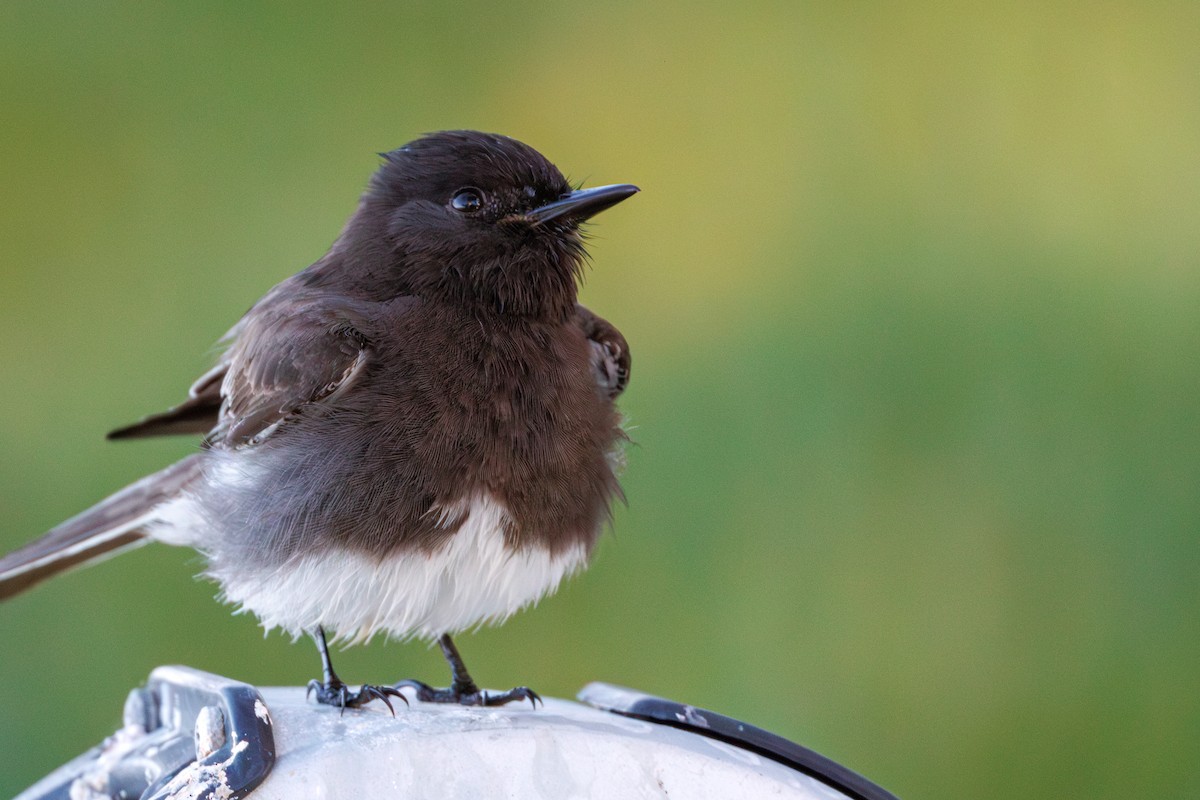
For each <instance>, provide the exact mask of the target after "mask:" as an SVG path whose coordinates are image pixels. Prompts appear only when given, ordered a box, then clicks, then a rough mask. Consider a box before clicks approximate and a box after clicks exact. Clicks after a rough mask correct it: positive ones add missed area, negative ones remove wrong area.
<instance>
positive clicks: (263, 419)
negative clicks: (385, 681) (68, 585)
mask: <svg viewBox="0 0 1200 800" xmlns="http://www.w3.org/2000/svg"><path fill="white" fill-rule="evenodd" d="M383 159H384V161H383V164H382V165H381V166H380V168H379V170H378V171H377V172H376V173H375V175H374V176H373V177H372V179H371V182H370V185H369V186H368V188H367V190H366V192H365V193H364V194H363V196H362V199H361V201H360V202H359V205H358V210H357V211H356V212H355V213H354V215H353V216H351V217H350V220H349V222H347V223H346V226H345V228H344V229H343V230H342V233H341V235H340V236H339V237H338V238H337V241H335V242H334V243H333V246H332V247H331V248H330V250H329V252H328V253H326V254H325V256H324V257H322V258H321V259H320V260H319V261H317V262H316V263H315V264H313V265H312V266H310V267H309V268H308V269H305V270H304V271H303V272H300V273H298V274H296V275H293V276H292V277H290V278H288V279H287V280H285V281H283V282H282V283H280V284H279V285H278V286H276V287H275V288H274V289H272V290H271V291H270V292H268V293H267V295H266V296H265V297H263V299H262V300H260V301H259V302H258V303H257V304H255V305H254V307H253V308H251V309H250V311H249V312H247V313H246V315H245V316H244V317H242V319H241V320H240V321H239V322H238V323H237V324H236V325H235V326H234V327H233V329H232V330H231V331H230V332H229V333H228V334H227V336H226V340H227V341H228V349H227V350H226V352H225V354H224V356H223V357H222V358H221V359H220V363H218V364H217V366H216V367H214V368H213V369H212V370H211V371H209V372H208V373H207V374H205V375H204V376H202V377H201V378H200V379H199V380H198V381H196V383H195V384H193V385H192V387H191V389H190V391H189V392H188V398H187V399H186V400H185V401H184V402H182V403H181V404H179V405H178V406H176V407H175V408H172V409H171V410H169V411H167V412H165V413H162V414H158V415H156V416H152V417H149V418H147V419H145V420H143V421H142V422H139V423H137V424H135V425H132V426H129V427H127V428H122V429H120V430H117V431H114V432H112V433H111V434H109V438H111V439H128V438H133V437H140V436H156V435H160V434H171V433H202V434H205V438H204V441H203V446H202V449H201V451H200V452H199V453H197V454H195V455H192V456H189V457H188V458H185V459H184V460H182V461H180V462H178V463H177V464H174V465H172V466H170V467H168V468H166V469H165V470H163V471H161V472H158V473H155V474H153V475H151V476H149V477H147V478H144V479H142V480H141V481H138V482H137V483H135V484H133V485H131V486H129V487H127V488H125V489H123V490H121V491H120V492H118V493H116V494H114V495H113V496H111V497H109V498H108V499H106V500H104V501H102V502H101V503H99V504H98V505H96V506H94V507H92V508H90V509H88V510H87V511H85V512H83V513H82V514H80V515H79V516H76V517H74V518H72V519H70V520H67V521H66V522H64V523H63V524H61V525H59V526H58V527H57V528H55V529H53V530H52V531H50V532H49V533H47V534H46V535H45V536H43V537H42V538H40V539H38V540H37V541H35V542H33V543H31V544H29V545H27V546H26V547H24V548H22V549H21V550H18V551H16V552H14V553H11V554H9V555H7V556H5V557H4V558H3V559H0V598H2V597H7V596H10V595H13V594H16V593H17V592H20V591H22V590H24V589H27V588H29V587H30V586H33V585H34V584H35V583H37V582H39V581H41V580H43V579H44V578H47V577H49V576H50V575H53V574H55V573H57V572H61V571H62V570H65V569H67V568H69V567H73V566H76V565H79V564H83V563H85V562H88V561H91V560H93V559H97V558H99V557H102V556H106V555H109V554H111V553H113V552H114V551H117V550H120V549H123V548H126V547H132V546H135V545H139V544H143V543H145V542H148V541H161V542H167V543H169V544H179V545H189V546H191V547H194V548H196V549H197V550H199V551H200V552H201V553H203V554H204V555H205V556H206V557H207V561H208V569H207V571H206V575H207V576H209V577H211V578H212V579H213V580H215V581H216V582H217V583H219V584H220V586H221V591H222V595H223V598H224V599H225V600H226V601H228V602H231V603H235V604H237V605H238V606H239V607H240V608H242V609H247V610H250V611H253V612H254V613H255V614H256V615H257V616H258V618H259V619H260V620H261V621H262V624H263V626H264V627H266V628H267V629H272V628H281V629H283V630H284V631H287V632H288V633H291V634H292V635H299V634H301V633H308V634H311V635H312V636H313V638H314V639H315V640H316V642H317V646H318V648H319V650H320V652H321V660H322V667H323V680H321V681H319V682H318V681H313V682H312V684H311V685H310V688H311V689H315V690H316V695H317V698H318V700H320V701H321V702H322V703H328V704H331V705H336V706H341V707H343V708H345V707H347V706H351V707H354V706H359V705H362V704H363V703H366V702H369V701H370V700H372V699H375V698H379V699H382V700H383V701H384V702H385V703H388V705H389V707H390V705H391V704H390V702H388V696H389V695H392V696H400V697H403V695H400V693H399V692H398V691H397V689H396V688H394V687H391V686H369V685H366V686H363V687H362V688H361V689H360V690H359V691H357V692H352V691H350V690H349V688H348V687H347V686H346V685H345V684H344V683H342V681H341V680H339V679H338V677H337V675H336V673H334V671H333V668H332V666H331V664H330V660H329V651H328V647H327V645H326V641H325V631H326V630H329V631H332V632H334V633H335V634H336V637H337V639H338V640H341V641H345V642H352V643H353V642H363V641H366V640H368V639H370V638H371V637H372V636H374V635H375V634H377V633H383V634H386V635H387V636H390V637H394V638H398V639H405V638H409V637H413V636H416V637H422V638H426V639H435V638H436V639H438V640H439V643H440V644H441V647H442V651H443V653H444V654H445V656H446V658H447V660H448V661H449V662H450V667H451V672H452V677H453V680H452V683H451V685H450V687H449V688H448V689H441V690H435V689H432V688H430V687H429V686H428V685H426V684H423V683H420V682H418V681H401V682H400V684H397V685H398V686H399V685H406V686H410V687H414V688H415V689H416V690H417V696H418V697H419V698H421V699H422V700H428V701H440V702H456V703H464V704H483V705H499V704H503V703H507V702H509V701H511V700H515V699H519V698H526V699H529V700H530V701H531V702H535V701H536V699H537V695H536V694H534V693H533V692H532V691H530V690H529V689H527V688H525V687H518V688H516V689H513V690H511V691H509V692H505V693H503V694H499V695H487V694H485V693H483V692H481V691H480V690H479V689H478V687H477V686H476V685H475V683H474V682H473V681H472V680H471V677H470V675H469V674H468V673H467V671H466V668H465V666H464V665H463V663H462V659H461V658H460V657H459V655H458V652H457V650H456V649H455V647H454V643H453V642H452V641H451V639H450V636H449V634H450V633H454V632H457V631H461V630H463V629H466V628H470V627H472V626H475V625H478V624H480V623H484V622H498V621H501V620H503V619H505V618H506V617H508V616H509V615H510V614H512V613H513V612H515V611H517V610H519V609H521V608H523V607H525V606H527V605H529V604H531V603H533V602H535V601H537V600H538V599H539V598H541V597H543V596H544V595H546V594H549V593H550V592H553V591H554V590H555V588H556V587H557V586H558V584H559V582H560V581H561V580H562V579H563V578H564V577H565V576H567V575H569V574H571V573H573V572H575V571H577V570H579V569H581V568H582V567H583V566H584V565H585V564H586V563H587V560H588V556H589V554H590V553H591V550H592V547H593V545H594V544H595V542H596V538H597V536H598V535H599V532H600V529H601V527H602V526H603V524H604V523H605V521H606V518H607V515H608V512H609V504H610V501H611V500H612V499H613V498H614V496H616V495H619V494H620V488H619V487H618V485H617V481H616V478H615V476H614V467H615V462H616V461H617V460H618V449H619V447H620V443H621V441H622V438H623V437H622V432H621V428H620V417H619V415H618V413H617V409H616V407H615V405H614V402H613V401H614V399H615V398H616V397H617V395H619V394H620V393H621V391H622V390H623V389H624V388H625V384H626V382H627V381H628V379H629V363H630V360H629V348H628V346H627V345H626V343H625V339H624V337H622V336H621V334H620V333H619V332H618V331H617V330H616V328H614V327H613V326H612V325H610V324H609V323H608V322H606V321H605V320H603V319H601V318H599V317H597V316H596V315H595V314H593V313H592V312H590V311H588V310H587V309H586V308H584V307H582V306H580V305H578V304H577V303H576V282H577V280H578V278H579V277H580V270H581V269H582V267H583V264H584V261H585V252H584V247H583V239H582V237H581V234H580V230H579V226H580V223H582V222H583V221H584V220H586V219H588V218H589V217H591V216H592V215H594V214H596V213H598V212H600V211H603V210H604V209H606V208H608V207H610V206H612V205H614V204H616V203H619V202H620V201H622V200H624V199H625V198H627V197H629V196H630V195H632V194H633V193H635V192H636V191H637V187H634V186H630V185H627V184H621V185H614V186H602V187H599V188H595V189H582V190H580V189H572V187H571V186H570V184H568V183H567V181H566V179H565V178H564V177H563V175H562V173H561V172H559V171H558V169H557V168H555V167H554V165H553V164H551V163H550V162H549V161H547V160H546V159H545V158H544V157H542V156H541V155H540V154H539V153H538V152H537V151H535V150H533V149H532V148H530V147H529V146H527V145H524V144H522V143H520V142H518V141H515V140H513V139H509V138H507V137H504V136H498V135H494V134H485V133H478V132H474V131H448V132H443V133H435V134H431V135H429V136H425V137H424V138H421V139H418V140H416V141H414V142H411V143H410V144H407V145H405V146H404V147H401V148H400V149H399V150H394V151H392V152H390V153H386V154H383ZM535 704H536V703H535Z"/></svg>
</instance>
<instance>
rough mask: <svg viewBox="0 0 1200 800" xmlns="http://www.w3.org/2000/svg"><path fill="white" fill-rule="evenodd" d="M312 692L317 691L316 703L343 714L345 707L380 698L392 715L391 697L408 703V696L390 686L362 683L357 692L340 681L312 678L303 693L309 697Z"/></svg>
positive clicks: (363, 704)
mask: <svg viewBox="0 0 1200 800" xmlns="http://www.w3.org/2000/svg"><path fill="white" fill-rule="evenodd" d="M313 692H316V693H317V702H318V703H322V704H324V705H327V706H334V707H336V708H339V709H341V711H342V713H343V714H345V713H346V709H347V708H361V707H363V706H365V705H366V704H367V703H369V702H371V701H372V700H380V701H382V702H383V704H384V705H385V706H387V707H388V711H391V712H392V716H393V717H394V716H396V708H395V706H393V705H392V701H391V698H393V697H399V698H400V699H401V700H403V701H404V704H405V705H408V698H407V697H405V696H404V695H403V694H402V693H401V692H399V691H397V690H395V689H393V688H392V687H391V686H371V685H369V684H364V685H363V686H362V688H360V689H359V690H358V691H357V692H351V691H350V687H349V686H347V685H346V684H344V683H342V682H341V681H338V682H337V683H332V684H325V683H321V682H320V681H315V680H313V681H309V682H308V692H307V693H306V694H305V697H306V698H308V697H311V696H312V693H313Z"/></svg>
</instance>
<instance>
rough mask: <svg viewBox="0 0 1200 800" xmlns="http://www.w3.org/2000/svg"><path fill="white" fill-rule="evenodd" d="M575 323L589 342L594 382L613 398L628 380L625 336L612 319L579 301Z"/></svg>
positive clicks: (627, 352)
mask: <svg viewBox="0 0 1200 800" xmlns="http://www.w3.org/2000/svg"><path fill="white" fill-rule="evenodd" d="M575 324H577V325H578V326H579V327H580V329H582V330H583V334H584V336H586V337H587V338H588V341H589V342H591V345H592V370H593V371H594V373H595V375H596V385H597V386H599V388H600V391H601V392H602V393H603V394H604V395H605V396H607V397H608V398H609V399H613V398H615V397H616V396H617V395H619V394H620V393H621V392H623V391H625V386H626V385H627V384H628V383H629V368H630V363H631V358H630V354H629V345H628V344H627V343H626V341H625V337H624V336H622V335H621V332H620V331H619V330H617V329H616V328H615V327H613V325H612V323H611V322H609V321H608V320H606V319H604V318H602V317H598V316H596V315H595V314H593V313H592V312H591V311H589V310H588V309H586V308H584V307H583V306H581V305H576V306H575Z"/></svg>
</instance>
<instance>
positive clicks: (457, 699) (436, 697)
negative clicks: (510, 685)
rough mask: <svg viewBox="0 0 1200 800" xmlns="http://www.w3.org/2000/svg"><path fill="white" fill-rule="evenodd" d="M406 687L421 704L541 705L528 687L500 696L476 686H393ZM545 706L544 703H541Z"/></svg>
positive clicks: (411, 683) (406, 683)
mask: <svg viewBox="0 0 1200 800" xmlns="http://www.w3.org/2000/svg"><path fill="white" fill-rule="evenodd" d="M405 687H408V688H410V689H415V690H416V697H417V699H418V700H420V701H421V702H422V703H454V704H457V705H462V706H502V705H506V704H508V703H511V702H513V701H514V700H528V701H529V704H530V705H532V706H533V707H534V708H537V707H538V703H542V698H541V697H539V696H538V693H537V692H535V691H534V690H533V689H530V688H529V687H528V686H517V687H516V688H514V689H509V690H508V691H507V692H501V693H500V694H488V693H487V692H485V691H481V690H480V689H479V688H478V687H477V686H475V685H474V684H471V685H469V686H458V685H455V686H451V687H450V688H448V689H435V688H433V687H432V686H430V685H429V684H428V683H422V682H421V681H414V680H403V681H400V682H399V683H397V684H396V685H395V688H396V689H402V688H405ZM542 705H545V703H542Z"/></svg>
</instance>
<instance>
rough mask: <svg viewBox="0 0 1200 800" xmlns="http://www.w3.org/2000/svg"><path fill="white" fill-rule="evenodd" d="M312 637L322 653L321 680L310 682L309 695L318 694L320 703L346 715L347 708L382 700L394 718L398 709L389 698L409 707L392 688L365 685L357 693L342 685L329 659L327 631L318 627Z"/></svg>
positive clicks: (403, 697) (401, 696)
mask: <svg viewBox="0 0 1200 800" xmlns="http://www.w3.org/2000/svg"><path fill="white" fill-rule="evenodd" d="M312 637H313V641H315V642H316V643H317V650H318V651H319V652H320V653H321V680H320V681H317V680H311V681H309V682H308V694H310V695H311V694H312V693H313V692H316V693H317V702H318V703H324V704H325V705H327V706H337V707H338V708H340V709H341V710H342V713H343V714H344V713H346V709H347V708H358V707H359V706H364V705H366V704H367V703H369V702H371V701H372V700H382V701H383V704H384V705H385V706H387V707H388V710H389V711H391V712H392V715H393V716H395V714H396V709H394V708H392V701H391V700H389V699H388V697H389V696H390V697H399V698H400V699H401V700H403V701H404V704H405V705H408V698H407V697H405V696H404V695H403V694H401V693H400V692H399V691H398V690H396V689H393V688H392V687H391V686H369V685H367V684H363V685H362V687H361V688H360V689H359V690H358V691H357V692H352V691H350V687H349V686H347V685H346V684H344V683H342V679H341V678H339V677H338V676H337V673H336V672H334V671H333V662H332V661H331V660H330V658H329V645H328V644H327V643H326V642H325V629H324V628H321V627H319V626H318V627H317V632H316V633H314V634H313V635H312Z"/></svg>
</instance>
